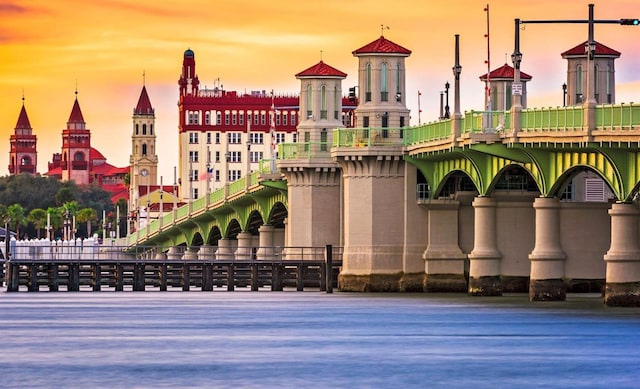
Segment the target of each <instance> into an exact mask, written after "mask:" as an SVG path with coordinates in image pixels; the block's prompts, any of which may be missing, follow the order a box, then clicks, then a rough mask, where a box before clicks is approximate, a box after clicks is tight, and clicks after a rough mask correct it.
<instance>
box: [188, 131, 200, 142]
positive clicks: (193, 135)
mask: <svg viewBox="0 0 640 389" xmlns="http://www.w3.org/2000/svg"><path fill="white" fill-rule="evenodd" d="M189 143H190V144H198V133H197V132H190V133H189Z"/></svg>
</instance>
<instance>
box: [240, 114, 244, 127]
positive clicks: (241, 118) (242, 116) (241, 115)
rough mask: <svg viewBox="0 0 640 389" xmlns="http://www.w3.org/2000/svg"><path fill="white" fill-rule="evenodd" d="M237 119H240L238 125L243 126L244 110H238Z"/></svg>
mask: <svg viewBox="0 0 640 389" xmlns="http://www.w3.org/2000/svg"><path fill="white" fill-rule="evenodd" d="M239 121H240V123H239V124H240V125H241V126H243V125H244V111H242V112H240V117H239Z"/></svg>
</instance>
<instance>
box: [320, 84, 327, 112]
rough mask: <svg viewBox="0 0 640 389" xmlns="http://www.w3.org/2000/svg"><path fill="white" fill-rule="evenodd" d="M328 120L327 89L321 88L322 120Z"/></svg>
mask: <svg viewBox="0 0 640 389" xmlns="http://www.w3.org/2000/svg"><path fill="white" fill-rule="evenodd" d="M326 118H327V87H326V86H324V85H322V87H321V88H320V119H326Z"/></svg>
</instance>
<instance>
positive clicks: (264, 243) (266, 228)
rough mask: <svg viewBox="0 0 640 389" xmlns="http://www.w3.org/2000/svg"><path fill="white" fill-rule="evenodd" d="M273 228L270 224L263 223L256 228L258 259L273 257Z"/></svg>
mask: <svg viewBox="0 0 640 389" xmlns="http://www.w3.org/2000/svg"><path fill="white" fill-rule="evenodd" d="M274 231H275V228H274V227H273V226H271V225H268V224H264V225H262V226H260V228H259V229H258V233H259V235H258V236H259V237H260V244H259V245H258V246H259V247H258V252H257V253H256V257H257V258H258V259H273V238H274Z"/></svg>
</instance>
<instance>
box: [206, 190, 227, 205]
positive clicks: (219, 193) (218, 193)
mask: <svg viewBox="0 0 640 389" xmlns="http://www.w3.org/2000/svg"><path fill="white" fill-rule="evenodd" d="M222 200H224V188H220V189H216V190H214V191H213V192H211V193H209V204H215V203H217V202H219V201H222Z"/></svg>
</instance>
